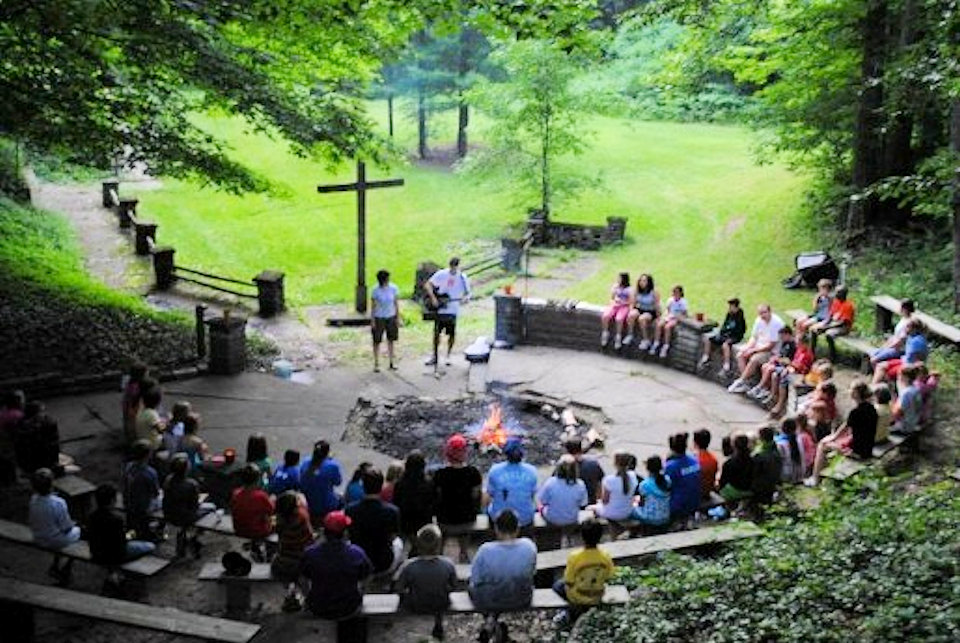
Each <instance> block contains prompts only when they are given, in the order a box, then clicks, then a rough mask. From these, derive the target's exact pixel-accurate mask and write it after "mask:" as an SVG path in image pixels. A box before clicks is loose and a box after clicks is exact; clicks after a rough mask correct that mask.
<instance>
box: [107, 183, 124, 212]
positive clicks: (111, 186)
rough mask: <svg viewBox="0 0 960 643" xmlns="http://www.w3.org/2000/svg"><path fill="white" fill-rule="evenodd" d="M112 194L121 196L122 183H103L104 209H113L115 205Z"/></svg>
mask: <svg viewBox="0 0 960 643" xmlns="http://www.w3.org/2000/svg"><path fill="white" fill-rule="evenodd" d="M111 192H113V193H115V194H117V195H119V194H120V181H117V180H112V181H104V182H103V207H105V208H112V207H113V205H114V203H113V195H112V194H110V193H111ZM118 198H119V196H118Z"/></svg>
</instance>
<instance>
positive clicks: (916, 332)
mask: <svg viewBox="0 0 960 643" xmlns="http://www.w3.org/2000/svg"><path fill="white" fill-rule="evenodd" d="M906 332H907V339H906V340H905V342H904V347H903V356H902V357H894V358H893V359H889V360H886V361H883V362H880V363H878V364H877V365H876V367H875V368H874V370H873V383H874V384H879V383H880V382H884V381H887V380H891V381H896V379H897V375H899V374H900V369H901V368H903V366H904V365H906V364H918V363H920V362H923V361H925V360H926V359H927V355H928V354H929V352H930V347H929V345H928V344H927V338H926V337H924V335H923V333H924V326H923V322H921V321H920V320H919V319H916V318H912V319H911V320H910V321H909V322H908V323H907V331H906Z"/></svg>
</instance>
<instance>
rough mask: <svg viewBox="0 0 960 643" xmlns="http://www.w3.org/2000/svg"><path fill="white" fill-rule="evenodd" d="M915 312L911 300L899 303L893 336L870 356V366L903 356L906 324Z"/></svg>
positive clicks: (914, 306)
mask: <svg viewBox="0 0 960 643" xmlns="http://www.w3.org/2000/svg"><path fill="white" fill-rule="evenodd" d="M915 311H916V305H915V304H914V303H913V300H912V299H903V300H901V301H900V321H898V322H897V325H896V326H895V327H894V329H893V335H892V336H891V337H890V338H889V339H887V341H886V342H884V344H883V346H881V347H880V348H878V349H877V350H875V351H874V352H873V354H872V355H870V366H872V367H876V365H877V364H879V363H880V362H885V361H887V360H890V359H894V358H896V357H900V356H901V355H903V348H904V342H905V341H906V339H907V324H909V323H910V320H911V319H913V313H914V312H915Z"/></svg>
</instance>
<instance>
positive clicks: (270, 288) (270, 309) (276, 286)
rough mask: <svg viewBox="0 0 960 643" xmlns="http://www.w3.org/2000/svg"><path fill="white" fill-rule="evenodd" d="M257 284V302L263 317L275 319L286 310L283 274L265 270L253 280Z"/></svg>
mask: <svg viewBox="0 0 960 643" xmlns="http://www.w3.org/2000/svg"><path fill="white" fill-rule="evenodd" d="M253 281H254V283H256V284H257V301H258V302H259V304H260V316H261V317H273V316H274V315H276V314H277V313H280V312H283V310H284V308H286V304H285V300H284V295H283V273H282V272H280V271H278V270H264V271H263V272H261V273H260V274H259V275H257V276H256V277H254V278H253Z"/></svg>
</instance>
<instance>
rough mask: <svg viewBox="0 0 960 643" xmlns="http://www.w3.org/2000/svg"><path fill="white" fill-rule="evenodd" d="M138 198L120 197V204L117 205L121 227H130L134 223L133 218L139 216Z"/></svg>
mask: <svg viewBox="0 0 960 643" xmlns="http://www.w3.org/2000/svg"><path fill="white" fill-rule="evenodd" d="M137 203H139V201H138V200H137V199H120V205H119V207H117V217H118V218H119V219H120V227H121V228H129V227H130V226H131V225H133V220H134V218H136V216H137Z"/></svg>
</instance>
